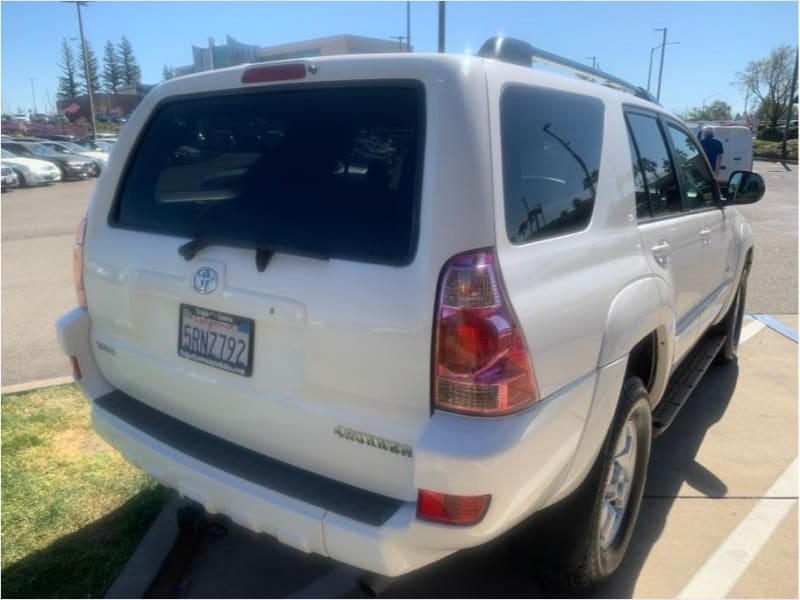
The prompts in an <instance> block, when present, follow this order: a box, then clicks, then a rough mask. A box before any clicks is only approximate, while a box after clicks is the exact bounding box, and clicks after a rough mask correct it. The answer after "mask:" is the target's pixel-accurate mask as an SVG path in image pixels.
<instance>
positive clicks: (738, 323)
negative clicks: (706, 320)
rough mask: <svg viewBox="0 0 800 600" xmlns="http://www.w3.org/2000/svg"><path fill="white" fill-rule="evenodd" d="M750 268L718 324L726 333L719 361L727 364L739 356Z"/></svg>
mask: <svg viewBox="0 0 800 600" xmlns="http://www.w3.org/2000/svg"><path fill="white" fill-rule="evenodd" d="M748 274H749V269H748V268H747V267H745V269H744V271H742V276H741V278H740V279H739V288H738V289H737V290H736V297H735V298H734V299H733V304H731V307H730V308H729V309H728V314H727V315H725V318H724V319H723V320H722V322H721V323H720V324H719V325H718V328H719V331H720V332H722V333H724V334H725V342H724V343H723V344H722V348H720V349H719V354H717V359H716V362H717V363H721V364H726V363H730V362H733V361H735V360H736V359H737V358H738V356H739V337H740V336H741V335H742V320H743V319H744V305H745V302H746V301H747V276H748Z"/></svg>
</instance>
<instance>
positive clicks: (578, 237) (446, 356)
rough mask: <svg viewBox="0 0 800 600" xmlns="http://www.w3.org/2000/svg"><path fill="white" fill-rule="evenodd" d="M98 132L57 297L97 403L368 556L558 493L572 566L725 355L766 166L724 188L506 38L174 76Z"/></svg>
mask: <svg viewBox="0 0 800 600" xmlns="http://www.w3.org/2000/svg"><path fill="white" fill-rule="evenodd" d="M532 57H536V59H537V61H544V62H550V63H557V64H559V65H560V66H562V67H565V68H567V69H569V70H575V71H581V77H580V78H571V77H565V76H562V75H557V74H553V73H550V72H544V71H543V70H534V69H532V68H531V60H532ZM115 153H116V157H117V159H118V160H116V161H114V162H112V163H111V164H109V166H108V168H107V169H106V170H104V171H103V174H102V177H101V178H100V180H99V182H98V184H97V187H96V189H95V191H94V195H93V197H92V200H91V203H90V205H89V208H88V211H87V214H86V219H85V220H84V221H83V223H82V225H81V227H80V228H79V231H78V234H77V239H76V243H75V276H76V288H77V293H78V298H79V305H80V306H79V307H78V308H76V309H74V310H73V311H72V312H69V313H68V314H66V315H64V316H63V317H62V318H61V319H60V320H59V321H58V323H57V329H58V335H59V340H60V343H61V346H62V348H63V350H64V351H65V352H66V354H67V355H68V356H69V357H70V359H71V362H72V365H73V370H74V374H75V378H76V380H77V382H78V384H79V385H80V386H81V388H82V389H83V391H84V392H85V394H86V395H87V397H88V398H89V400H90V401H91V406H92V417H93V421H94V426H95V428H96V429H97V431H98V432H99V434H100V435H101V436H102V437H104V438H105V439H106V440H108V442H109V443H111V444H112V445H113V446H114V447H116V448H117V449H118V450H119V451H120V452H121V453H122V454H123V455H124V456H125V457H126V458H127V459H128V460H129V461H130V462H132V463H133V464H135V465H138V466H139V467H141V468H142V469H144V470H145V471H147V472H148V473H150V474H151V475H152V476H153V477H154V478H155V479H157V480H158V481H160V482H162V483H163V484H165V485H167V486H170V487H172V488H175V489H177V490H178V492H179V493H180V494H181V495H182V496H184V497H187V498H189V499H192V500H193V501H195V502H198V503H200V504H201V505H202V506H203V507H204V508H205V509H206V510H207V511H209V512H213V513H224V514H226V515H228V516H230V517H231V518H232V519H233V520H234V521H236V522H238V523H240V524H242V525H244V526H245V527H248V528H250V529H252V530H254V531H258V532H266V533H268V534H270V535H273V536H276V537H277V538H278V539H279V540H280V541H281V542H283V543H285V544H288V545H290V546H293V547H295V548H299V549H301V550H303V551H306V552H315V553H318V554H321V555H324V556H330V557H332V558H334V559H336V560H339V561H343V562H345V563H349V564H352V565H356V566H358V567H360V568H363V569H366V570H368V571H371V572H374V573H378V574H383V575H388V576H394V575H399V574H402V573H406V572H409V571H411V570H413V569H417V568H419V567H421V566H423V565H426V564H428V563H431V562H433V561H436V560H438V559H440V558H442V557H444V556H447V555H448V554H450V553H452V552H454V551H457V550H459V549H462V548H467V547H470V546H475V545H478V544H481V543H483V542H486V541H488V540H491V539H493V538H495V537H497V536H499V535H500V534H501V533H503V532H505V531H507V530H509V529H511V528H512V527H514V526H516V525H518V524H520V523H522V522H523V521H524V520H526V519H527V518H528V517H530V516H532V515H534V514H535V513H540V512H541V511H543V510H544V509H545V508H548V507H557V506H558V505H559V504H560V502H561V501H562V500H564V501H567V500H570V499H575V498H578V499H580V502H581V503H582V504H581V506H582V510H581V511H580V514H581V515H582V517H583V518H579V519H575V518H574V517H570V520H569V522H566V521H565V522H564V523H563V526H561V528H560V530H558V534H557V536H558V538H559V542H560V544H561V545H565V546H566V547H567V551H565V552H564V553H563V556H562V555H559V556H558V557H556V556H555V555H554V554H548V556H549V559H551V561H552V562H553V564H554V568H555V569H556V570H557V572H558V573H560V574H561V576H562V577H561V579H562V580H563V581H566V582H567V583H569V584H570V585H572V586H573V587H574V588H577V589H587V588H588V587H590V586H592V585H594V584H596V583H598V582H600V581H602V580H604V579H606V578H608V577H609V576H610V575H611V574H613V573H614V571H615V570H616V569H617V567H618V566H619V564H620V561H621V560H622V557H623V555H624V553H625V550H626V548H627V546H628V543H629V540H630V538H631V532H632V529H633V527H634V523H635V521H636V517H637V513H638V510H639V505H640V502H641V497H642V490H643V486H644V481H645V476H646V471H647V464H648V457H649V452H650V442H651V437H652V435H653V434H654V433H657V432H659V431H662V430H663V429H665V428H666V427H667V426H668V425H669V424H670V422H671V421H672V419H673V418H674V416H675V414H676V413H677V411H678V409H679V408H680V407H681V405H682V404H683V403H684V402H685V400H686V398H687V397H688V395H689V393H690V392H691V390H692V388H693V387H694V385H695V384H696V383H697V380H698V379H699V378H700V376H701V375H702V373H703V372H704V371H705V369H706V368H707V367H708V366H709V364H710V363H711V362H712V360H713V359H714V358H715V357H718V359H719V360H723V361H730V360H735V358H736V351H737V340H738V336H739V332H740V329H741V322H742V313H743V310H744V303H745V289H746V282H747V275H748V272H749V269H750V265H751V261H752V257H753V241H752V236H751V231H750V227H749V226H748V225H747V224H746V223H745V222H744V220H743V219H742V217H741V216H740V214H739V213H738V212H737V211H736V209H735V208H734V207H733V206H732V205H734V204H742V203H748V202H755V201H756V200H758V199H759V198H760V197H761V196H762V195H763V193H764V182H763V179H762V178H761V177H760V176H758V175H756V174H754V173H750V172H745V171H738V172H735V173H733V174H732V176H731V180H730V186H729V191H728V193H727V195H726V197H721V195H720V192H719V189H718V186H717V184H716V182H715V181H714V178H713V176H712V174H711V170H710V168H709V165H708V161H707V159H706V157H705V155H704V154H703V152H702V150H701V149H700V147H699V146H698V144H697V139H696V137H695V136H694V135H693V133H692V132H691V131H690V130H689V129H688V128H687V127H686V126H685V125H684V124H683V123H682V122H681V121H680V120H678V119H677V118H675V117H674V116H672V115H671V114H669V113H668V112H667V111H665V110H663V109H662V108H661V107H660V106H659V105H658V104H657V103H656V102H655V101H653V99H652V98H651V97H649V95H648V94H647V93H646V92H644V91H643V90H641V89H637V88H635V87H634V86H631V85H629V84H626V83H625V82H624V81H621V80H619V79H617V78H615V77H613V76H610V75H608V74H605V73H602V72H600V71H595V70H592V69H588V68H587V67H583V66H581V65H578V64H577V63H572V62H571V61H568V60H566V59H561V58H560V57H555V56H554V55H550V54H548V53H546V52H543V51H540V50H537V49H536V48H533V47H531V46H530V45H528V44H526V43H524V42H520V41H518V40H513V39H505V40H504V39H502V38H496V39H493V40H490V41H489V42H487V44H485V45H484V47H483V49H482V50H481V52H480V53H479V55H478V56H446V55H441V54H439V55H427V54H403V55H399V54H398V55H360V56H339V57H321V58H313V59H311V58H309V59H297V60H291V61H282V62H275V63H266V64H255V65H245V66H240V67H233V68H227V69H222V70H217V71H212V72H209V73H202V74H198V75H193V76H188V77H183V78H178V79H175V80H171V81H168V82H165V83H164V84H162V85H160V86H159V87H158V88H156V89H155V90H154V91H153V92H151V93H150V94H149V95H148V96H147V97H146V98H145V99H144V100H143V102H142V104H141V106H140V108H139V109H138V110H137V111H136V113H135V114H134V115H133V117H132V118H131V119H130V121H129V122H128V125H127V127H126V128H125V130H124V132H123V133H122V134H121V136H120V138H119V141H118V143H117V147H116V149H115ZM530 543H531V545H532V546H539V547H543V548H547V549H548V552H549V550H550V549H551V548H552V547H555V546H551V545H550V542H549V540H546V539H536V540H531V542H530ZM546 554H547V553H546Z"/></svg>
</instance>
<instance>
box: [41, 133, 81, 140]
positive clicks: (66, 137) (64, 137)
mask: <svg viewBox="0 0 800 600" xmlns="http://www.w3.org/2000/svg"><path fill="white" fill-rule="evenodd" d="M45 139H48V140H52V141H54V142H77V141H78V136H77V135H69V134H64V135H61V134H55V135H48V136H47V138H45Z"/></svg>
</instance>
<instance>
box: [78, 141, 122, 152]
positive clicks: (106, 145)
mask: <svg viewBox="0 0 800 600" xmlns="http://www.w3.org/2000/svg"><path fill="white" fill-rule="evenodd" d="M115 142H116V140H97V141H94V142H93V141H86V142H81V144H80V145H81V146H82V147H83V148H85V149H87V150H91V151H94V152H106V153H110V152H111V149H112V148H114V143H115Z"/></svg>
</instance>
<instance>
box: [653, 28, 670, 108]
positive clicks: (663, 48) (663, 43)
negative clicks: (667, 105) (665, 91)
mask: <svg viewBox="0 0 800 600" xmlns="http://www.w3.org/2000/svg"><path fill="white" fill-rule="evenodd" d="M653 31H663V32H664V37H663V39H662V40H661V66H660V67H659V68H658V91H657V92H656V100H661V75H662V74H663V72H664V52H665V51H666V49H667V28H666V27H659V28H657V29H654V30H653Z"/></svg>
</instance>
